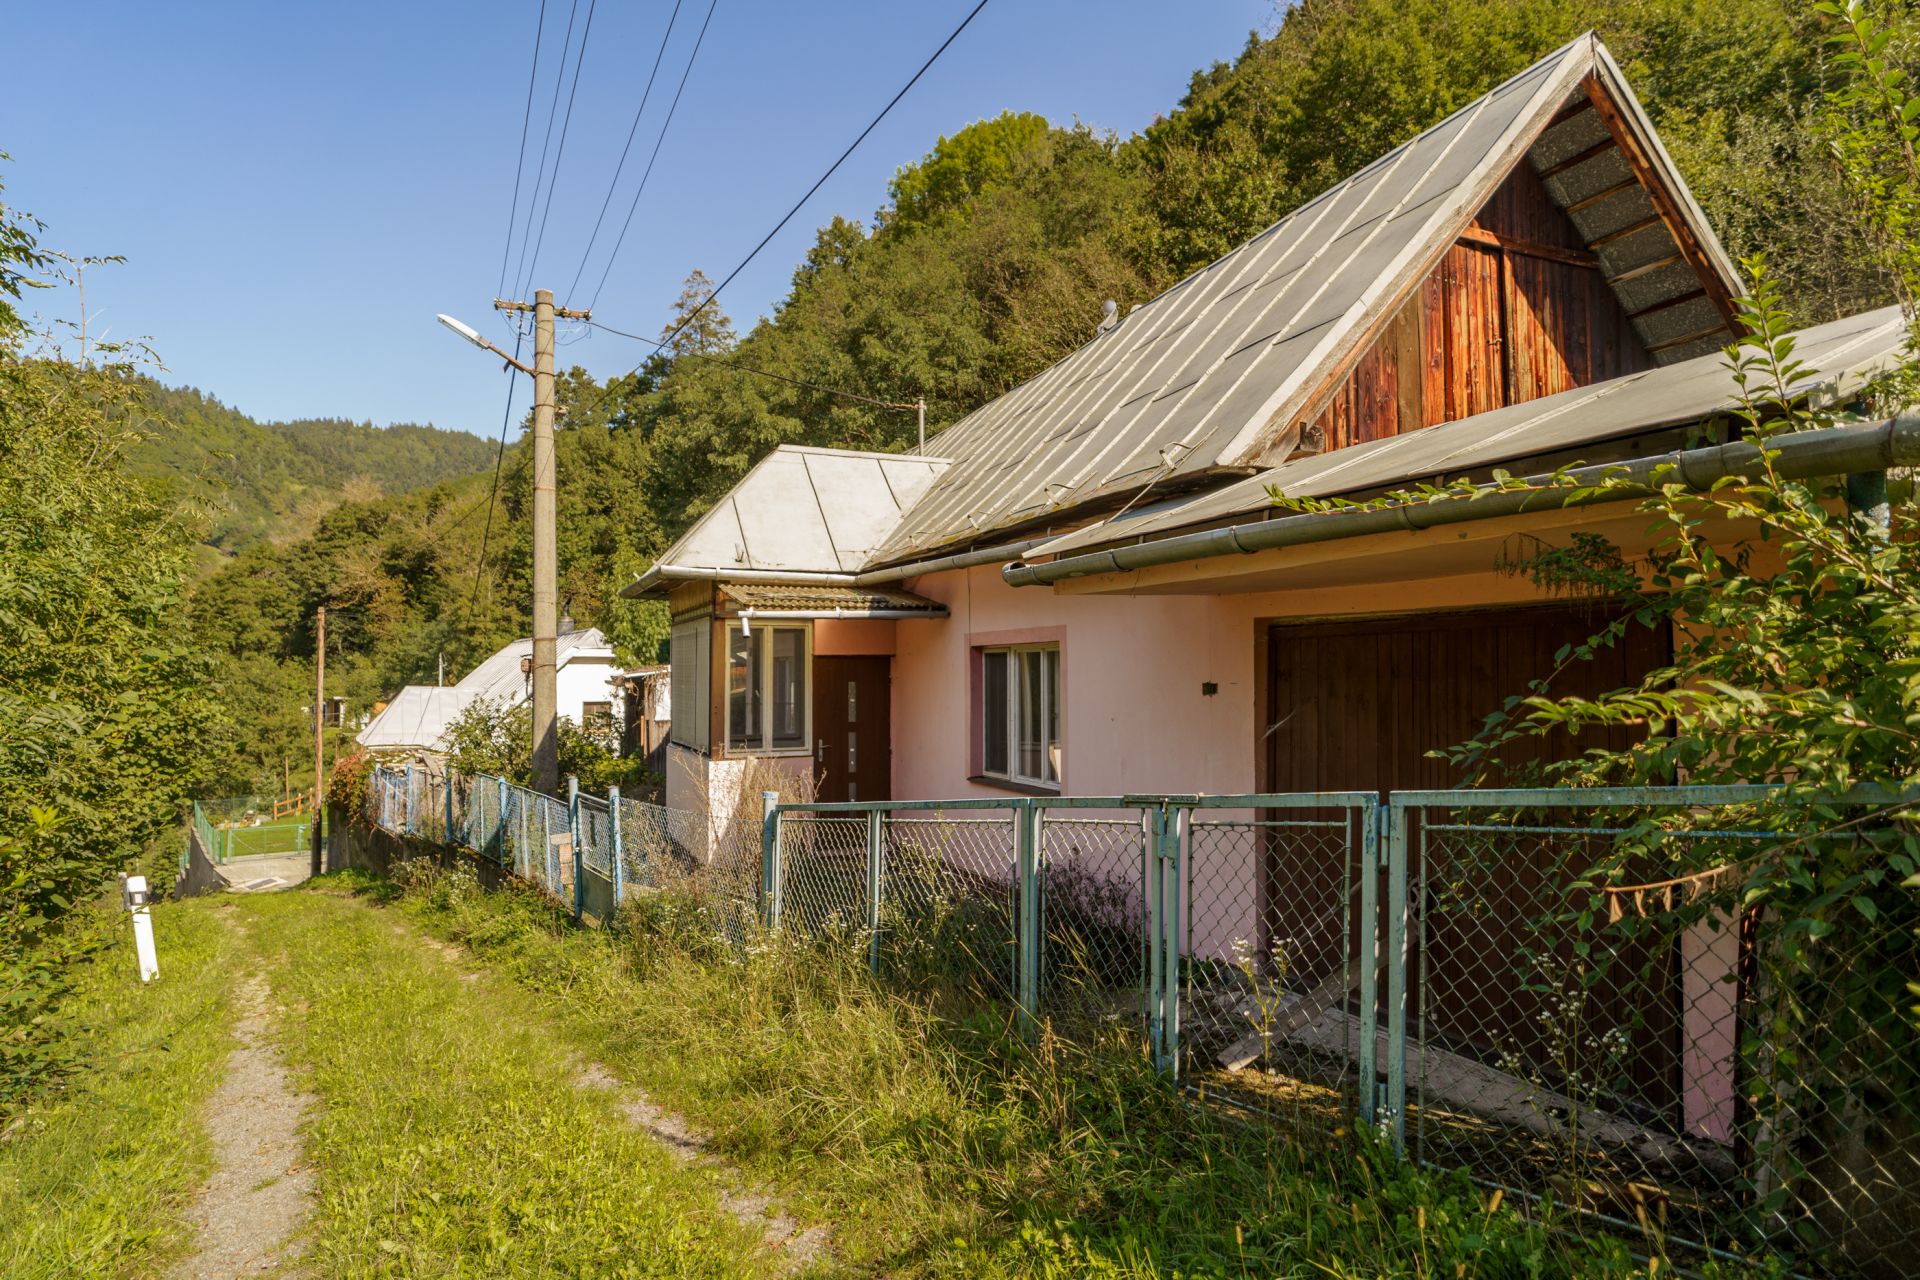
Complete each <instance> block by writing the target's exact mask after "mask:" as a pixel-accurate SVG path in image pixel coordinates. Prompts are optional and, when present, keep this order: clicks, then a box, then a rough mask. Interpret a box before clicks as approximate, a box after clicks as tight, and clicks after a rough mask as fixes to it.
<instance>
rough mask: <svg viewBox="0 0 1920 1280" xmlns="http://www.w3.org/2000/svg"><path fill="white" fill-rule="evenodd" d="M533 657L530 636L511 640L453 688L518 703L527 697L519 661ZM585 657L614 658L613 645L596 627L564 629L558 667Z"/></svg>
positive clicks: (558, 647)
mask: <svg viewBox="0 0 1920 1280" xmlns="http://www.w3.org/2000/svg"><path fill="white" fill-rule="evenodd" d="M532 656H533V640H532V639H531V638H530V637H522V638H520V639H518V640H515V641H512V642H511V643H509V644H507V645H506V646H504V647H503V648H502V649H501V650H500V651H499V652H498V653H496V654H494V655H493V656H492V657H490V658H488V659H487V660H486V661H485V662H482V663H481V664H480V665H479V666H477V667H475V668H474V669H473V670H472V671H469V672H468V673H467V674H466V675H465V676H464V677H462V678H461V679H460V680H459V682H457V683H456V684H454V685H453V688H455V689H462V690H465V691H467V692H468V693H469V694H470V695H476V696H479V697H482V698H485V699H487V700H488V701H490V702H495V703H500V704H502V705H506V706H517V705H518V704H519V703H521V702H523V701H525V700H526V697H527V677H526V675H525V674H524V673H523V672H522V671H521V670H520V660H521V659H522V658H530V657H532ZM582 660H584V661H589V662H592V661H599V662H608V663H611V662H612V661H613V646H612V645H610V644H608V643H607V638H606V637H605V636H603V635H601V634H600V631H599V628H597V627H586V628H583V629H581V630H577V631H562V632H561V633H560V634H559V635H558V636H557V637H555V639H554V656H553V662H554V667H555V669H556V670H557V669H559V668H561V667H564V666H566V665H567V664H568V663H569V662H578V661H582ZM429 687H431V686H429Z"/></svg>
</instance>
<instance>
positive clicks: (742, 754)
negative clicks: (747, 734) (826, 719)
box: [713, 747, 813, 760]
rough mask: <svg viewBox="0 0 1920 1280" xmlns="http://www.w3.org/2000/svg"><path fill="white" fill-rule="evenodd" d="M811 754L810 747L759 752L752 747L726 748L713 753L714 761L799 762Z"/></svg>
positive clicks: (769, 749) (775, 748) (780, 748)
mask: <svg viewBox="0 0 1920 1280" xmlns="http://www.w3.org/2000/svg"><path fill="white" fill-rule="evenodd" d="M812 754H813V748H812V747H771V748H768V749H766V750H760V749H757V748H752V747H727V748H726V749H724V750H721V751H716V752H714V753H713V758H714V759H716V760H751V759H769V760H782V759H784V760H799V759H804V758H805V757H807V756H811V755H812Z"/></svg>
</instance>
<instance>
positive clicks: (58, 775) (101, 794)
mask: <svg viewBox="0 0 1920 1280" xmlns="http://www.w3.org/2000/svg"><path fill="white" fill-rule="evenodd" d="M0 246H11V248H10V249H0V253H6V254H8V255H9V256H8V257H7V261H8V262H10V263H11V264H12V265H11V266H10V267H9V268H8V269H9V270H13V271H16V272H18V271H31V270H33V269H34V268H35V267H37V266H39V265H43V264H44V260H43V258H42V257H40V256H39V255H38V254H37V251H36V250H35V249H34V248H33V239H32V235H31V232H30V231H29V230H28V229H25V228H23V227H22V226H21V225H20V223H19V222H18V221H15V220H11V218H10V215H8V214H7V213H5V212H4V211H0ZM35 283H37V281H35V280H33V279H31V278H29V277H27V276H23V275H14V276H11V277H7V278H5V279H0V290H4V291H5V292H6V293H7V294H8V296H18V289H20V288H22V287H31V286H32V285H33V284H35ZM0 321H4V322H5V323H6V324H8V325H12V326H14V327H13V328H11V329H10V330H9V331H8V332H6V333H0V991H3V992H4V997H0V1105H3V1104H4V1103H5V1102H7V1101H8V1100H9V1099H11V1098H12V1097H14V1096H16V1095H17V1094H18V1092H19V1091H20V1090H22V1089H25V1088H27V1087H29V1086H31V1085H32V1084H33V1083H35V1082H36V1080H38V1079H39V1078H40V1077H41V1076H42V1075H43V1074H44V1073H45V1072H46V1071H48V1070H49V1069H51V1068H52V1066H53V1065H54V1063H55V1061H56V1055H55V1053H54V1050H53V1047H52V1036H53V1034H54V1033H53V1029H52V1028H53V1024H52V1023H51V1022H50V1021H49V1018H48V1015H49V1014H50V1013H51V1012H52V1011H53V1010H54V1009H56V1008H57V1007H58V1005H59V1002H60V1000H61V998H62V996H63V995H64V993H65V991H66V989H67V985H68V982H69V980H70V978H71V975H72V973H73V971H74V967H75V965H76V964H77V963H78V962H79V960H80V959H82V958H83V957H84V955H85V954H86V953H87V951H88V949H89V947H90V945H91V943H92V941H93V935H92V934H91V932H90V931H89V930H88V929H87V928H85V927H84V924H85V921H86V920H87V919H88V918H89V917H88V915H87V913H82V912H77V911H76V907H77V906H78V905H79V904H81V903H83V902H85V901H88V900H90V899H91V898H92V897H94V895H96V894H97V893H98V892H99V891H100V889H101V888H102V886H103V883H104V882H105V881H106V880H107V879H108V878H109V877H110V876H111V874H112V872H113V871H114V870H115V869H116V868H118V867H121V866H124V865H126V864H127V863H128V862H129V861H130V860H131V859H133V858H135V857H137V856H139V855H140V854H142V853H143V852H144V851H145V850H146V849H147V848H148V846H149V845H150V844H151V843H152V842H153V841H155V840H156V839H158V838H159V837H161V836H162V835H163V834H167V833H169V832H171V831H173V830H177V824H178V822H179V816H180V812H181V808H182V806H183V805H184V804H185V803H186V800H187V797H189V796H191V795H194V794H196V791H197V788H198V787H199V786H200V785H201V784H202V783H203V782H204V781H205V780H206V778H207V777H208V776H209V773H210V771H211V766H212V762H213V760H214V759H215V757H216V756H217V755H218V754H219V753H220V751H221V749H222V747H223V745H224V742H225V740H226V728H227V726H226V724H225V721H224V717H223V716H222V713H221V708H220V705H219V702H218V700H217V699H216V698H215V696H214V694H213V691H212V689H211V688H210V687H209V677H210V675H211V667H210V664H209V663H208V661H207V659H206V655H205V653H204V651H203V650H202V649H201V647H200V646H199V644H198V642H197V639H196V637H195V635H194V633H193V631H192V629H191V628H190V627H189V626H188V620H187V612H186V607H185V596H186V592H185V585H184V580H185V574H186V572H187V571H188V569H189V566H190V564H191V559H192V553H193V549H194V545H195V543H196V541H197V540H198V536H199V531H200V529H201V527H202V513H201V512H200V511H199V510H197V509H195V508H193V507H191V506H188V505H185V504H182V503H181V502H179V501H178V500H177V499H175V498H174V497H173V496H172V495H171V494H170V493H169V492H168V491H167V489H166V488H164V487H163V486H160V485H156V484H154V483H153V482H151V481H147V480H144V479H141V478H139V477H137V476H135V475H133V474H131V473H130V472H129V470H128V469H127V468H126V467H125V465H124V464H125V461H126V458H127V455H128V453H129V451H130V450H131V449H133V448H134V447H135V446H136V445H137V444H138V442H139V440H140V433H139V431H138V430H137V428H136V427H135V426H133V425H132V424H134V423H137V422H138V421H139V420H140V392H141V390H142V388H143V385H144V384H143V383H142V381H141V380H140V379H139V378H138V377H137V376H136V375H135V374H134V372H133V370H132V369H131V368H130V367H129V366H128V365H127V364H126V363H125V362H124V357H125V354H126V353H125V352H124V350H122V349H120V348H117V347H115V346H112V345H106V346H103V347H101V348H99V349H98V350H97V352H96V355H97V356H98V357H99V361H98V362H97V363H96V362H90V363H89V364H88V365H86V366H84V367H83V366H77V365H71V364H66V363H62V362H60V361H58V360H54V359H48V358H34V357H28V356H23V355H22V354H20V351H19V348H18V345H17V343H16V342H15V338H16V337H17V336H19V335H22V334H23V333H24V331H23V330H21V329H20V328H19V327H18V318H17V317H16V316H14V315H13V313H12V312H11V311H8V312H6V314H5V315H4V316H0Z"/></svg>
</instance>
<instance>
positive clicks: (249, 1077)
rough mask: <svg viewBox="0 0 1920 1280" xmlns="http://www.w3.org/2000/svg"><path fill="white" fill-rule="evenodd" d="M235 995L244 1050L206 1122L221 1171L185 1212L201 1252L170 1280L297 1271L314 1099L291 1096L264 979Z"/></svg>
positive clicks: (228, 1279)
mask: <svg viewBox="0 0 1920 1280" xmlns="http://www.w3.org/2000/svg"><path fill="white" fill-rule="evenodd" d="M234 994H235V1000H236V1004H237V1006H238V1011H239V1015H240V1016H239V1018H238V1020H237V1021H236V1022H235V1024H234V1035H235V1036H236V1037H237V1038H238V1039H239V1041H240V1043H239V1044H238V1045H236V1046H235V1047H234V1050H233V1053H232V1055H231V1056H230V1057H229V1058H228V1059H227V1074H226V1079H225V1080H223V1081H222V1082H221V1085H220V1088H219V1089H218V1090H217V1091H216V1092H215V1093H214V1096H213V1098H212V1101H211V1102H210V1104H209V1107H208V1115H207V1133H208V1135H209V1136H210V1137H211V1138H212V1139H213V1152H214V1161H215V1167H214V1173H213V1177H212V1178H210V1179H209V1180H208V1182H207V1185H206V1187H205V1188H203V1189H202V1191H201V1193H200V1198H199V1200H198V1201H196V1202H195V1204H194V1206H193V1210H192V1212H191V1213H190V1214H189V1215H188V1216H189V1220H190V1221H191V1222H192V1223H193V1226H194V1230H195V1236H196V1238H195V1246H194V1253H193V1255H192V1256H191V1257H189V1258H187V1259H185V1260H184V1261H182V1262H181V1263H180V1264H179V1265H178V1266H177V1267H175V1268H174V1269H173V1271H172V1272H171V1273H170V1276H171V1280H236V1277H240V1276H260V1275H268V1274H278V1275H281V1276H288V1275H296V1274H298V1273H297V1272H296V1271H292V1270H284V1269H282V1268H285V1267H286V1266H287V1264H288V1262H289V1261H290V1260H291V1258H290V1254H289V1250H288V1246H289V1243H290V1241H291V1240H292V1238H293V1236H294V1234H295V1232H296V1231H297V1230H298V1229H299V1226H300V1224H301V1222H302V1221H303V1220H304V1219H305V1217H306V1215H307V1211H308V1209H309V1207H310V1206H311V1204H312V1201H313V1182H314V1179H313V1174H312V1171H311V1170H309V1169H307V1168H306V1167H305V1165H304V1164H303V1163H302V1158H301V1154H300V1152H301V1147H300V1133H299V1126H300V1118H301V1115H302V1114H303V1113H304V1112H305V1110H306V1106H307V1099H306V1098H305V1097H303V1096H302V1095H300V1094H298V1093H296V1092H294V1090H293V1087H292V1085H291V1084H290V1082H289V1080H288V1076H287V1071H286V1068H285V1067H284V1066H282V1065H281V1062H280V1058H279V1055H278V1054H277V1053H275V1052H274V1049H273V1046H272V1045H271V1044H270V1043H268V1040H267V1026H268V1014H269V1011H270V1007H271V1006H270V996H269V995H268V992H267V984H266V982H265V980H264V979H262V978H260V977H259V976H257V975H256V976H253V977H250V978H248V979H247V980H246V981H245V982H244V983H243V984H242V985H241V986H240V987H239V988H238V990H237V991H236V992H235V993H234Z"/></svg>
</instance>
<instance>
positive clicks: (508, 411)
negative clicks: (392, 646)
mask: <svg viewBox="0 0 1920 1280" xmlns="http://www.w3.org/2000/svg"><path fill="white" fill-rule="evenodd" d="M515 328H516V329H517V328H518V326H515ZM520 343H521V339H520V338H518V337H516V338H515V339H514V340H513V358H514V359H515V360H518V359H519V358H520ZM518 372H519V370H517V369H515V368H514V367H513V366H512V365H508V366H507V407H506V408H505V409H503V410H502V411H501V413H500V447H499V449H498V450H496V451H495V452H494V455H493V486H492V487H491V488H489V489H488V490H487V524H486V528H485V529H484V530H482V532H481V534H480V555H479V556H478V557H477V558H476V559H475V560H474V562H473V592H472V594H471V595H469V596H468V597H467V616H468V617H469V618H471V617H472V616H473V606H474V605H475V604H476V603H478V601H479V599H480V570H481V569H482V568H483V567H485V565H486V563H487V542H488V540H489V539H491V538H492V537H493V500H494V498H495V497H496V496H498V494H499V492H500V464H501V463H502V462H503V461H505V460H506V456H507V426H508V424H509V423H511V422H512V421H513V381H514V376H515V375H516V374H517V373H518ZM467 514H468V515H471V514H472V512H468V513H467ZM461 519H462V520H464V519H466V516H462V517H461Z"/></svg>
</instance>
